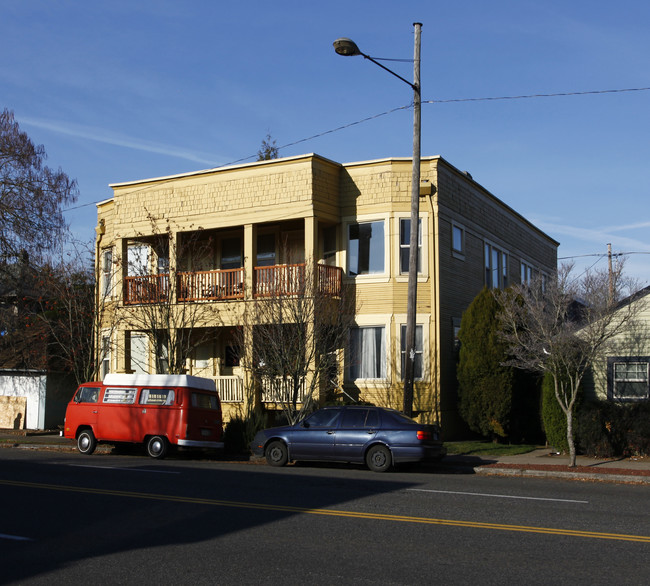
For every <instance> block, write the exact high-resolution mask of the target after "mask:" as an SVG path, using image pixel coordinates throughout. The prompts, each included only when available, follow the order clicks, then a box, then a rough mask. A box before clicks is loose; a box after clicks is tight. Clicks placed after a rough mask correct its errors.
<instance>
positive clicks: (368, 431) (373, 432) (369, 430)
mask: <svg viewBox="0 0 650 586" xmlns="http://www.w3.org/2000/svg"><path fill="white" fill-rule="evenodd" d="M366 433H367V434H368V435H373V434H375V433H377V432H376V431H375V430H374V429H368V430H367V431H366Z"/></svg>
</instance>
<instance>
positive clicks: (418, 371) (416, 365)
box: [400, 325, 424, 380]
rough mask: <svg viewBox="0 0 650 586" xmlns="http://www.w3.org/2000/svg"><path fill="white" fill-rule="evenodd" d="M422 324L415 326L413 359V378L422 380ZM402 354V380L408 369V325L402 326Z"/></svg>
mask: <svg viewBox="0 0 650 586" xmlns="http://www.w3.org/2000/svg"><path fill="white" fill-rule="evenodd" d="M423 348H424V345H423V341H422V326H418V325H416V326H415V360H414V361H413V380H422V378H423V376H424V366H423V362H422V356H423V353H422V351H423ZM400 354H401V357H402V380H404V372H405V370H406V325H402V326H401V327H400Z"/></svg>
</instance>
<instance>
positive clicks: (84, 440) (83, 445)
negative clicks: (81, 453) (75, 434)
mask: <svg viewBox="0 0 650 586" xmlns="http://www.w3.org/2000/svg"><path fill="white" fill-rule="evenodd" d="M79 443H80V444H81V449H82V450H87V449H88V444H89V443H90V441H89V440H88V436H87V435H84V436H82V437H81V439H80V440H79Z"/></svg>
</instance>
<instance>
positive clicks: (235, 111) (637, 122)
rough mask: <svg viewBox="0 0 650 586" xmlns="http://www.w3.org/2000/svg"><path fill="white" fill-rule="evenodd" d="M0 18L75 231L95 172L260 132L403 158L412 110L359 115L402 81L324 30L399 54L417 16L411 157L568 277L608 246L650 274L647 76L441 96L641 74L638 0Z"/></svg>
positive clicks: (470, 0)
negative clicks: (417, 115) (543, 249)
mask: <svg viewBox="0 0 650 586" xmlns="http://www.w3.org/2000/svg"><path fill="white" fill-rule="evenodd" d="M0 18H1V20H2V35H0V54H2V56H3V58H2V60H1V61H0V107H7V108H9V109H11V110H13V111H14V113H15V116H16V119H17V120H18V122H19V123H20V125H21V128H22V129H23V130H25V131H26V132H27V133H28V134H29V135H30V137H31V138H32V139H33V140H34V142H36V143H38V144H43V145H44V146H45V148H46V151H47V153H48V164H49V165H50V166H53V167H59V166H60V167H61V168H62V169H63V170H64V171H65V172H66V173H68V175H70V176H71V177H75V178H77V180H78V182H79V187H80V191H81V194H80V198H79V201H78V203H77V205H76V207H75V209H71V210H69V211H67V212H66V218H67V220H68V221H69V222H70V224H71V226H72V229H73V230H74V232H75V233H76V234H77V236H78V237H79V238H82V239H84V240H88V239H91V238H92V237H93V234H94V226H95V222H96V209H95V206H94V205H85V204H93V202H97V201H101V200H103V199H107V198H109V197H111V195H112V191H111V189H110V188H109V187H108V184H109V183H118V182H122V181H129V180H135V179H143V178H147V177H158V176H164V175H172V174H176V173H183V172H186V171H194V170H198V169H205V168H211V167H216V166H220V165H224V164H228V163H232V162H234V161H238V160H241V159H247V160H250V161H252V160H254V159H255V155H256V153H257V150H258V149H259V147H260V144H261V142H262V140H263V138H264V137H265V136H266V134H267V133H270V134H271V135H272V136H273V137H274V138H275V140H276V141H277V145H278V146H281V147H283V146H284V145H292V146H286V147H285V148H281V149H280V156H291V155H298V154H303V153H310V152H315V153H318V154H320V155H322V156H324V157H328V158H330V159H333V160H335V161H338V162H342V163H345V162H352V161H360V160H368V159H375V158H383V157H390V156H399V157H404V156H411V154H412V110H410V109H405V110H398V111H395V112H393V113H390V114H385V115H381V116H377V115H379V114H383V113H386V112H389V111H391V110H394V109H396V108H400V107H402V106H407V105H409V104H410V102H411V100H412V92H411V90H410V89H409V87H408V86H407V85H406V84H404V83H402V82H401V81H399V80H398V79H395V78H393V77H392V76H390V75H388V74H387V73H386V72H384V71H382V70H381V69H379V68H378V67H376V66H375V65H373V64H372V63H371V62H369V61H366V60H364V59H363V58H361V57H355V58H344V57H340V56H338V55H336V54H335V52H334V50H333V48H332V42H333V41H334V40H335V39H336V38H338V37H350V38H353V39H354V40H355V41H356V42H357V44H358V45H359V47H360V48H361V50H362V51H363V52H364V53H367V54H369V55H371V56H373V57H378V58H394V59H407V60H408V59H412V57H413V22H421V23H422V24H423V27H422V67H421V80H422V98H423V100H424V101H425V102H427V101H428V102H433V103H425V104H423V107H422V154H423V155H426V156H429V155H442V156H443V157H444V158H445V159H447V160H448V161H449V162H450V163H452V164H453V165H455V166H456V167H458V168H460V169H461V170H467V171H469V172H470V173H471V174H472V176H473V177H474V179H475V180H476V181H478V182H479V183H480V184H482V185H483V186H484V187H485V188H487V189H488V190H490V191H491V192H492V193H493V194H495V195H496V196H497V197H499V198H500V199H502V200H503V201H504V202H505V203H506V204H508V205H510V206H511V207H513V208H514V209H515V210H517V211H518V212H519V213H521V214H522V215H524V216H525V217H526V218H528V219H529V220H531V221H532V222H533V223H535V224H536V225H537V226H539V227H540V228H541V229H542V230H544V231H545V232H546V233H548V234H549V235H550V236H552V237H553V238H555V239H556V240H558V241H559V242H560V243H561V246H560V248H559V257H577V258H575V262H576V266H577V268H578V269H579V270H578V272H577V273H576V274H578V273H579V271H580V270H582V269H583V268H586V267H588V266H592V265H594V263H595V267H599V268H606V266H607V260H606V257H605V256H604V255H606V252H607V244H608V243H611V244H612V248H613V251H614V253H629V254H626V258H627V264H626V270H627V273H628V274H630V275H631V276H633V277H636V278H638V279H639V280H640V282H641V284H642V285H647V284H650V236H649V233H650V230H649V228H650V214H648V208H649V204H648V194H649V193H650V173H648V167H649V161H650V140H649V136H650V108H649V106H650V91H647V90H642V91H626V92H609V93H588V94H583V95H571V96H562V97H559V96H558V97H539V98H524V99H503V100H482V101H450V100H458V99H460V100H464V99H468V98H494V97H512V96H530V95H539V94H557V93H580V92H597V91H602V90H614V89H638V88H648V87H650V71H649V67H648V61H649V57H648V56H649V55H650V34H649V32H650V3H648V2H647V1H645V0H619V1H618V2H616V3H612V2H609V1H604V0H591V1H583V0H545V1H544V2H540V1H538V0H503V1H502V0H494V1H492V2H485V1H484V0H456V1H455V2H430V1H409V0H404V1H403V2H401V3H396V2H394V1H393V2H388V1H384V0H373V1H372V2H370V1H364V2H362V1H360V0H356V1H355V0H347V1H346V2H342V1H339V0H328V1H327V2H315V3H312V2H306V1H305V0H299V1H292V0H286V1H283V0H278V1H276V2H268V1H263V2H262V1H257V0H252V1H242V2H219V1H208V0H185V1H183V2H180V1H172V0H156V1H137V0H129V1H122V0H112V1H111V2H107V1H106V2H105V1H100V0H97V1H93V2H88V1H87V0H86V1H77V0H69V1H66V0H57V2H51V0H22V1H20V2H16V0H0ZM386 65H388V66H389V67H391V68H392V69H394V70H395V71H397V72H398V73H399V74H400V75H402V76H403V77H405V78H407V79H411V78H412V75H413V67H412V64H411V63H402V62H399V61H396V62H388V63H386ZM367 118H372V119H371V120H369V121H366V122H363V123H360V124H354V123H355V122H359V121H362V120H365V119H367ZM341 127H345V128H343V129H342V130H338V131H336V132H329V131H332V130H335V129H338V128H341ZM311 137H316V138H311ZM304 139H309V140H304ZM294 143H297V144H294ZM590 255H603V256H600V257H599V256H590Z"/></svg>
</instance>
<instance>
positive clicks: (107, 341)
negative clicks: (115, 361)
mask: <svg viewBox="0 0 650 586" xmlns="http://www.w3.org/2000/svg"><path fill="white" fill-rule="evenodd" d="M110 371H111V338H110V336H102V366H101V375H102V380H104V377H105V376H106V375H107V374H108V373H109V372H110Z"/></svg>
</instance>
